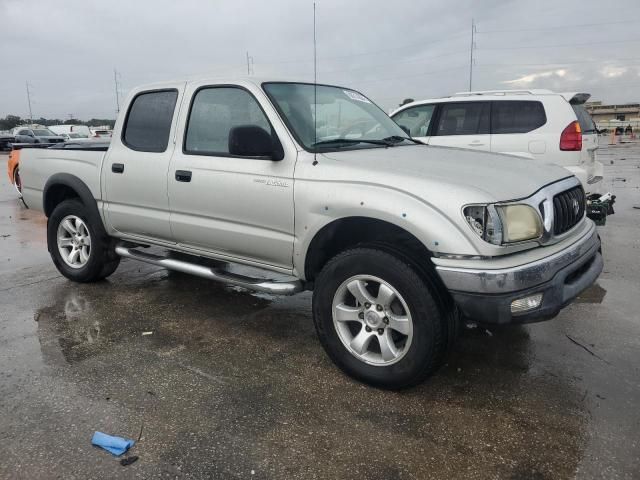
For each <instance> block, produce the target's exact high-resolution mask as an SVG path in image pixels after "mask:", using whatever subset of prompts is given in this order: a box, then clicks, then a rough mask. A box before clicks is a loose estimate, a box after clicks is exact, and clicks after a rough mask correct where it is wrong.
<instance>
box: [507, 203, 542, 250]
mask: <svg viewBox="0 0 640 480" xmlns="http://www.w3.org/2000/svg"><path fill="white" fill-rule="evenodd" d="M496 208H497V209H498V212H499V213H500V217H501V218H502V224H503V225H504V228H503V230H504V233H503V235H504V241H505V243H512V242H522V241H524V240H533V239H534V238H539V237H540V236H542V219H541V218H540V215H539V214H538V212H536V211H535V209H534V208H533V207H531V206H529V205H505V206H499V207H496Z"/></svg>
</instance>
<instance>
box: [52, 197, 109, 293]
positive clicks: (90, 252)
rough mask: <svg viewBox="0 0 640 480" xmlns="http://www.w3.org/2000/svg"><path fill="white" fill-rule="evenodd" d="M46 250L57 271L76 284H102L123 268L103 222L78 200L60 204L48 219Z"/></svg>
mask: <svg viewBox="0 0 640 480" xmlns="http://www.w3.org/2000/svg"><path fill="white" fill-rule="evenodd" d="M96 217H97V218H96ZM74 231H75V232H76V233H73V232H74ZM59 238H60V239H61V241H60V243H59V241H58V239H59ZM87 238H88V240H87ZM47 246H48V248H49V253H50V255H51V259H52V260H53V263H54V265H55V266H56V268H57V269H58V271H59V272H60V273H61V274H62V275H64V276H65V277H67V278H68V279H69V280H73V281H74V282H81V283H86V282H96V281H98V280H102V279H103V278H106V277H108V276H109V275H111V274H112V273H113V272H114V271H115V270H116V268H118V265H119V264H120V257H119V256H118V255H116V253H115V250H114V244H113V240H112V239H111V238H110V237H109V236H108V235H107V233H106V232H105V230H104V227H103V225H102V220H101V219H100V217H99V216H98V215H96V214H95V213H94V212H91V211H90V210H89V209H88V208H87V207H86V206H85V205H84V204H83V203H82V202H81V201H80V200H77V199H71V200H65V201H63V202H61V203H60V204H58V205H57V206H56V207H55V209H54V210H53V213H52V214H51V215H50V216H49V219H48V221H47ZM63 252H64V253H65V258H66V260H65V258H63ZM73 252H75V253H73ZM72 253H73V255H72Z"/></svg>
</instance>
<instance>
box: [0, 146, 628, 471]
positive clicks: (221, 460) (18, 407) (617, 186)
mask: <svg viewBox="0 0 640 480" xmlns="http://www.w3.org/2000/svg"><path fill="white" fill-rule="evenodd" d="M599 155H600V156H599V158H600V160H601V161H603V162H604V163H605V175H606V176H607V177H608V180H607V188H608V189H611V190H612V191H613V193H615V194H617V195H618V203H617V205H616V211H617V213H616V215H615V216H613V217H611V218H610V219H609V222H608V225H607V226H606V227H605V228H603V229H601V235H602V238H603V244H604V256H605V271H604V273H603V274H602V276H601V278H600V280H599V281H598V283H597V285H596V286H594V287H593V288H592V289H591V290H589V291H587V292H586V293H585V294H584V295H583V296H582V297H581V298H580V299H579V301H578V302H577V303H575V304H573V305H571V306H570V307H568V308H567V309H565V310H564V311H563V312H562V313H561V314H560V315H559V316H558V317H557V318H556V319H554V320H552V321H549V322H544V323H540V324H534V325H529V326H524V327H510V328H503V329H500V330H491V331H490V332H489V331H485V330H484V329H480V328H475V329H465V331H464V332H463V333H462V336H461V338H460V340H459V342H458V344H457V346H456V348H455V350H454V352H453V353H452V354H451V356H450V357H449V360H448V363H447V365H446V366H445V367H444V368H443V369H442V370H441V371H440V372H439V373H438V374H436V375H435V376H434V377H433V378H432V379H430V380H429V381H427V382H426V383H424V384H423V385H421V386H419V387H417V388H414V389H412V390H408V391H403V392H400V393H395V392H385V391H379V390H375V389H372V388H370V387H366V386H364V385H361V384H359V383H357V382H355V381H352V380H351V379H349V378H347V377H346V376H344V375H343V374H342V373H340V372H339V371H338V370H337V369H336V368H335V367H334V366H333V365H332V363H331V362H330V361H329V360H328V358H327V357H326V356H325V354H324V352H323V351H322V349H321V347H320V344H319V342H318V341H317V339H316V336H315V332H314V329H313V324H312V320H311V308H310V307H311V297H310V294H308V293H305V294H301V295H297V296H295V297H289V298H275V297H269V296H265V295H258V294H251V293H248V292H244V291H240V290H237V289H235V290H234V289H232V288H228V287H224V286H220V285H218V284H215V283H211V282H209V281H206V280H203V279H198V278H195V277H189V276H185V275H181V274H176V273H169V272H167V271H165V270H162V269H159V268H157V267H152V266H149V265H145V264H140V263H136V262H133V261H123V262H122V263H121V265H120V268H119V269H118V270H117V272H116V273H115V274H114V275H112V276H111V277H110V278H109V279H108V280H107V281H104V282H100V283H97V284H92V285H79V284H74V283H71V282H69V281H67V280H66V279H64V278H63V277H61V276H60V275H59V274H58V272H57V271H56V270H55V268H54V267H53V265H52V263H51V261H50V259H49V256H48V253H47V249H46V244H45V225H46V220H45V219H44V217H43V216H42V215H41V214H38V213H36V212H34V211H31V210H27V209H25V208H24V207H23V206H22V205H21V203H20V202H19V201H18V200H17V199H16V195H15V192H14V191H13V190H12V187H11V186H10V185H9V184H8V181H7V178H6V175H5V174H4V171H2V172H0V173H2V177H1V178H2V180H1V181H0V478H25V479H35V478H65V479H71V478H79V479H89V478H96V479H97V478H155V477H164V478H247V479H266V478H269V479H289V478H304V479H315V478H323V479H351V478H358V479H384V480H386V479H389V480H391V479H409V478H418V479H422V478H469V479H472V478H482V479H484V478H507V479H533V480H542V479H563V478H625V479H626V478H628V479H631V478H640V209H634V208H633V205H638V206H640V144H635V145H620V146H616V147H613V148H604V149H602V150H600V152H599ZM0 159H1V160H5V159H6V156H5V155H1V156H0ZM612 162H613V163H612ZM0 163H1V164H2V168H4V161H2V162H0ZM145 332H151V334H149V335H143V334H144V333H145ZM95 430H100V431H103V432H107V433H110V434H115V435H121V436H125V437H128V438H133V439H139V441H138V442H137V444H136V445H135V446H134V448H133V449H132V450H131V453H130V454H131V455H137V456H139V460H138V461H137V462H136V463H134V464H133V465H130V466H127V467H123V466H121V465H120V464H119V461H118V459H116V458H114V457H112V456H111V455H110V454H109V453H107V452H105V451H102V450H100V449H98V448H95V447H92V446H91V436H92V434H93V432H94V431H95Z"/></svg>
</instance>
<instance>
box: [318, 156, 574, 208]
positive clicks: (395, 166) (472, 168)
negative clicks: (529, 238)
mask: <svg viewBox="0 0 640 480" xmlns="http://www.w3.org/2000/svg"><path fill="white" fill-rule="evenodd" d="M323 156H324V157H326V158H329V159H332V160H337V161H339V162H340V163H342V162H344V165H343V166H344V167H345V168H347V169H348V170H351V169H354V170H355V171H354V172H353V174H354V175H358V176H359V178H362V177H363V174H362V172H372V174H373V175H375V176H376V177H378V182H377V183H388V184H391V182H394V183H393V184H394V185H396V186H397V187H398V188H401V189H404V188H406V189H408V190H416V186H415V183H416V182H418V183H419V184H420V187H419V188H418V189H419V190H423V191H424V187H425V186H426V185H425V184H432V185H434V186H435V185H437V186H438V188H437V189H438V190H440V189H442V188H443V187H445V188H446V186H447V185H450V186H452V187H456V188H455V189H454V190H460V189H463V190H466V191H467V192H470V191H477V192H482V193H483V194H484V196H486V197H488V199H490V200H491V201H494V202H504V201H509V200H516V199H520V198H526V197H529V196H530V195H532V194H533V193H535V192H536V191H538V190H540V189H541V188H542V187H544V186H545V185H548V184H550V183H553V182H556V181H558V180H561V179H563V178H566V177H569V176H571V172H569V171H568V170H565V169H564V168H562V167H560V166H558V165H555V164H553V163H546V162H541V161H540V160H531V159H527V158H520V157H514V156H510V155H503V154H497V153H489V152H478V151H471V150H465V149H461V148H451V147H436V146H427V145H406V146H396V147H389V148H370V149H362V150H350V151H336V152H330V153H326V154H324V155H323ZM347 165H348V167H347ZM356 171H357V172H356ZM345 173H346V172H345ZM364 175H365V176H366V174H364ZM369 176H371V174H369ZM367 181H375V180H374V179H372V178H367ZM412 185H414V186H413V188H412V187H411V186H412ZM415 193H417V192H415Z"/></svg>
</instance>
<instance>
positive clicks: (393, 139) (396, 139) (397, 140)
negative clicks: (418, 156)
mask: <svg viewBox="0 0 640 480" xmlns="http://www.w3.org/2000/svg"><path fill="white" fill-rule="evenodd" d="M383 140H384V141H386V142H393V143H400V142H402V141H403V140H409V141H410V142H413V143H417V144H418V145H424V143H422V142H421V141H420V140H416V139H414V138H411V137H401V136H400V135H391V136H390V137H387V138H383Z"/></svg>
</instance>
